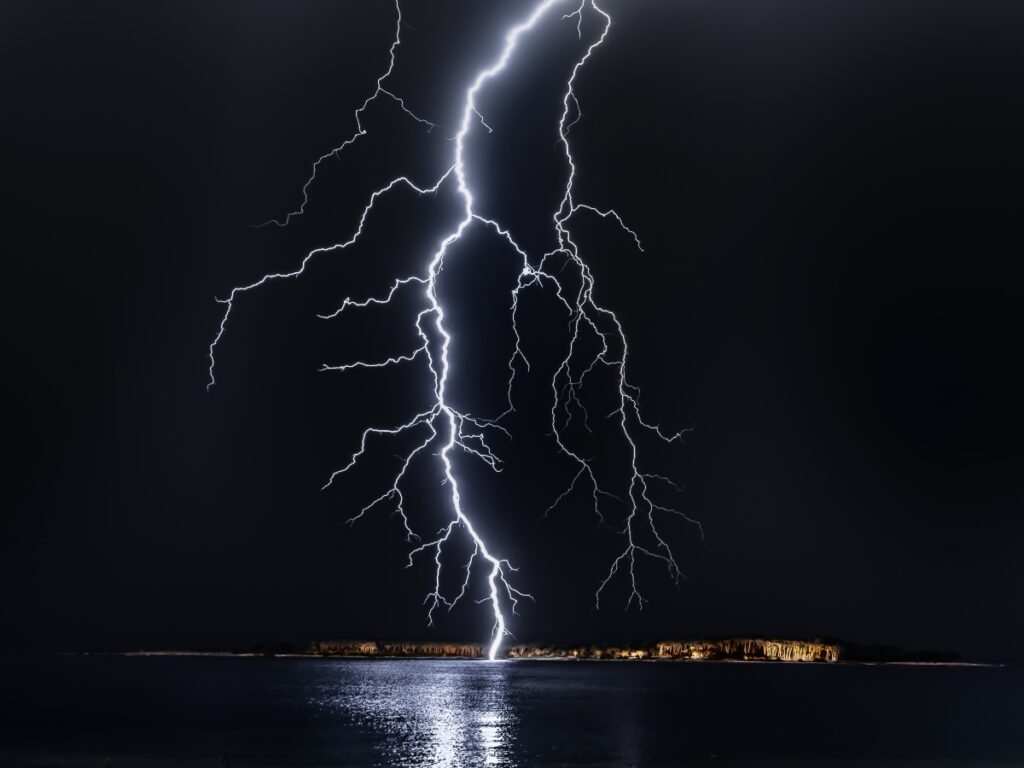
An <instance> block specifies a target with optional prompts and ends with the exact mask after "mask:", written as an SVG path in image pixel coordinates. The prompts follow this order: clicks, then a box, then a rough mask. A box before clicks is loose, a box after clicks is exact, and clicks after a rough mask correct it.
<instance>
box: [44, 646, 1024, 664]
mask: <svg viewBox="0 0 1024 768" xmlns="http://www.w3.org/2000/svg"><path fill="white" fill-rule="evenodd" d="M57 655H59V656H122V657H132V658H219V659H225V658H228V659H307V660H310V661H462V662H488V661H489V660H488V659H486V658H471V657H465V656H428V655H423V656H410V655H404V656H384V655H379V654H375V655H356V654H349V655H344V656H342V655H337V656H330V655H319V654H312V653H274V654H266V653H256V652H251V651H241V652H232V651H141V650H140V651H64V652H61V653H58V654H57ZM495 661H496V662H501V663H512V662H515V663H519V662H556V661H561V662H574V663H579V662H583V663H586V662H618V663H690V664H774V665H781V666H805V667H806V666H815V667H1007V666H1011V663H1009V662H984V661H906V660H894V661H862V660H858V659H849V660H839V661H786V660H781V659H685V658H663V659H661V658H643V659H629V658H573V657H570V656H530V657H518V658H517V657H511V658H504V659H496V660H495Z"/></svg>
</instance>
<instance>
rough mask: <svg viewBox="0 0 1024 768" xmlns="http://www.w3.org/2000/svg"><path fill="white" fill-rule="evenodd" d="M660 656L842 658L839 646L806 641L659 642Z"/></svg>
mask: <svg viewBox="0 0 1024 768" xmlns="http://www.w3.org/2000/svg"><path fill="white" fill-rule="evenodd" d="M653 655H654V657H655V658H659V659H742V660H744V661H828V662H832V661H839V646H838V645H833V644H830V643H822V642H818V641H806V640H763V639H759V638H740V639H736V640H695V641H690V642H685V643H676V642H668V643H658V644H657V645H656V646H655V647H654V654H653Z"/></svg>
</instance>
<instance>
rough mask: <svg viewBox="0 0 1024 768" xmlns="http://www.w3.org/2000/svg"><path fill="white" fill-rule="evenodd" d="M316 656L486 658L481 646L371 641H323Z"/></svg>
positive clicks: (312, 650)
mask: <svg viewBox="0 0 1024 768" xmlns="http://www.w3.org/2000/svg"><path fill="white" fill-rule="evenodd" d="M311 653H312V654H314V655H316V656H379V657H403V656H404V657H420V658H425V657H432V658H465V659H478V658H482V657H484V656H486V655H487V654H486V652H485V649H484V648H483V647H482V646H479V645H467V644H464V643H376V642H370V641H356V640H352V641H341V642H339V641H330V640H326V641H325V640H321V641H319V642H316V643H314V644H313V647H312V649H311Z"/></svg>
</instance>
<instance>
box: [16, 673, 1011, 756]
mask: <svg viewBox="0 0 1024 768" xmlns="http://www.w3.org/2000/svg"><path fill="white" fill-rule="evenodd" d="M0 672H2V674H3V680H2V681H0V718H2V723H0V765H4V766H7V765H11V766H22V765H23V766H49V765H52V766H80V765H81V766H86V765H89V766H104V765H106V764H107V758H108V757H109V759H110V765H111V766H122V765H123V766H171V765H175V766H179V765H184V766H192V765H196V766H198V765H209V766H220V765H225V764H227V765H231V766H285V765H297V766H375V765H376V766H408V767H409V768H414V767H415V768H418V767H420V766H451V767H452V768H460V767H461V766H484V765H493V766H508V767H512V766H521V767H522V766H641V765H643V766H648V765H649V766H672V765H728V766H740V765H744V766H745V765H779V766H782V765H821V764H835V765H843V766H850V765H943V766H946V765H963V766H968V765H1024V671H1022V670H1021V669H1019V668H1013V667H1003V668H992V667H857V666H801V665H771V664H701V663H667V662H662V663H658V662H653V663H652V662H647V663H643V662H640V663H635V662H634V663H629V662H554V661H533V662H529V661H517V662H499V663H487V662H479V661H448V660H446V661H428V660H396V661H381V660H377V661H353V660H330V661H328V660H319V659H249V658H153V657H148V658H142V657H130V658H129V657H61V658H46V659H43V658H32V659H4V660H3V661H2V662H0Z"/></svg>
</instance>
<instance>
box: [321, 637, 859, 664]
mask: <svg viewBox="0 0 1024 768" xmlns="http://www.w3.org/2000/svg"><path fill="white" fill-rule="evenodd" d="M309 652H310V653H311V654H312V655H314V656H324V657H339V656H340V657H348V656H359V657H364V658H374V657H382V658H409V657H413V658H416V657H427V658H466V659H476V658H485V657H486V656H487V648H486V646H483V645H474V644H467V643H377V642H372V641H362V642H331V641H319V642H316V643H314V644H313V646H312V647H311V648H310V651H309ZM841 652H842V649H841V647H840V646H839V645H837V644H835V643H827V642H824V641H818V640H811V641H808V640H767V639H762V638H738V639H736V638H730V639H726V640H688V641H669V642H659V643H652V644H629V645H622V646H614V645H607V646H605V645H586V646H555V645H513V646H509V647H506V648H504V649H503V655H504V656H505V658H509V659H595V660H603V659H617V660H642V659H653V660H657V659H662V660H668V661H672V660H700V661H816V662H835V661H839V659H840V657H841Z"/></svg>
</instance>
